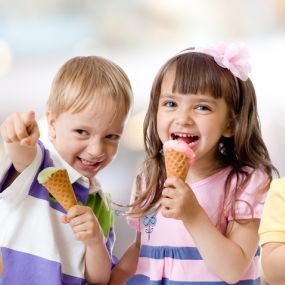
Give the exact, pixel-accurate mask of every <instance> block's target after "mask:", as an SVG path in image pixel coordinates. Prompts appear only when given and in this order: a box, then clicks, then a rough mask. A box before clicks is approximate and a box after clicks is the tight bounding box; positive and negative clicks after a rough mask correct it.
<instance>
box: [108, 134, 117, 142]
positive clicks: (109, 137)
mask: <svg viewBox="0 0 285 285" xmlns="http://www.w3.org/2000/svg"><path fill="white" fill-rule="evenodd" d="M106 138H107V139H109V140H112V141H118V140H119V139H120V136H119V135H107V136H106Z"/></svg>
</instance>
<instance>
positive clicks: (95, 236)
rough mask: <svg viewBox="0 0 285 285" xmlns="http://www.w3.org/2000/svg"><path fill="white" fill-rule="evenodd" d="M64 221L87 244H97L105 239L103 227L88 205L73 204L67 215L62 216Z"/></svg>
mask: <svg viewBox="0 0 285 285" xmlns="http://www.w3.org/2000/svg"><path fill="white" fill-rule="evenodd" d="M62 222H63V223H69V224H70V226H71V228H72V231H73V233H74V237H75V239H77V240H80V241H82V242H84V243H85V244H86V245H95V244H97V243H101V242H102V241H103V233H102V230H101V227H100V225H99V223H98V221H97V218H96V216H95V215H94V213H93V211H92V209H91V208H90V207H88V206H81V205H76V206H73V207H72V208H71V209H70V210H69V211H68V213H67V215H66V216H63V217H62Z"/></svg>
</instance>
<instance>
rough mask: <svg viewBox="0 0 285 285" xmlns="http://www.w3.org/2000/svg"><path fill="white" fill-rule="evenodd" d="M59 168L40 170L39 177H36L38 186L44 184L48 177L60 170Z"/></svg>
mask: <svg viewBox="0 0 285 285" xmlns="http://www.w3.org/2000/svg"><path fill="white" fill-rule="evenodd" d="M60 169H61V168H59V167H47V168H45V169H44V170H42V171H41V172H40V173H39V175H38V182H39V183H40V184H44V183H45V182H46V181H47V180H48V179H49V177H51V176H52V174H53V173H55V172H57V171H58V170H60Z"/></svg>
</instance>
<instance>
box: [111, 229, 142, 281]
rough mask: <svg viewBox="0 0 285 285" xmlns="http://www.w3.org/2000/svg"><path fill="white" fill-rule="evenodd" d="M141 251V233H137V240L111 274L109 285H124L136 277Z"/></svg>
mask: <svg viewBox="0 0 285 285" xmlns="http://www.w3.org/2000/svg"><path fill="white" fill-rule="evenodd" d="M139 251H140V233H139V232H138V233H137V236H136V240H135V241H134V242H133V243H132V244H131V246H130V247H129V248H128V249H127V251H126V252H125V254H124V255H123V257H122V258H121V259H120V261H119V263H118V264H117V265H116V266H115V268H114V269H113V270H112V273H111V279H110V282H109V284H108V285H124V284H125V282H126V281H127V280H128V279H129V278H130V277H131V276H132V275H134V273H135V271H136V269H137V264H138V259H139Z"/></svg>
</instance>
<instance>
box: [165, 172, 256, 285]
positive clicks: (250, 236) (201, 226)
mask: <svg viewBox="0 0 285 285" xmlns="http://www.w3.org/2000/svg"><path fill="white" fill-rule="evenodd" d="M164 186H165V187H166V188H165V189H164V190H163V193H162V194H163V198H162V200H161V204H162V214H163V215H164V216H165V217H167V218H174V219H180V220H182V221H183V223H184V225H185V227H186V229H187V230H188V232H189V233H190V234H191V237H192V239H193V241H194V243H195V244H196V246H197V248H198V250H199V252H200V254H201V256H202V257H203V259H204V261H205V263H206V264H207V266H208V267H209V268H210V269H211V271H213V272H214V273H215V274H216V275H218V276H219V277H220V278H221V279H222V280H224V281H225V282H227V283H231V284H232V283H236V282H238V281H239V280H240V279H241V278H242V276H243V275H244V273H245V271H246V270H247V268H248V266H249V264H250V262H251V261H252V259H253V257H254V255H255V253H256V250H257V247H258V242H259V237H258V227H259V222H260V220H259V219H251V220H246V221H240V222H241V223H238V221H231V222H230V223H229V224H228V227H227V231H226V233H225V234H224V235H223V234H222V233H221V232H220V231H219V230H218V229H217V228H216V227H215V226H214V225H213V224H212V222H211V220H210V219H209V217H208V215H207V214H206V212H205V211H204V209H203V208H202V207H201V206H200V204H199V202H198V201H197V199H196V197H195V194H194V193H193V191H192V189H191V188H190V187H189V186H188V185H187V184H186V183H185V182H183V181H182V180H180V179H176V178H168V179H167V180H166V182H165V184H164ZM189 205H191V206H189Z"/></svg>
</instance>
